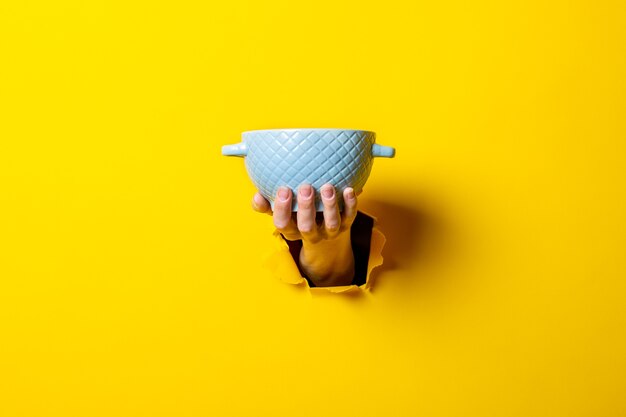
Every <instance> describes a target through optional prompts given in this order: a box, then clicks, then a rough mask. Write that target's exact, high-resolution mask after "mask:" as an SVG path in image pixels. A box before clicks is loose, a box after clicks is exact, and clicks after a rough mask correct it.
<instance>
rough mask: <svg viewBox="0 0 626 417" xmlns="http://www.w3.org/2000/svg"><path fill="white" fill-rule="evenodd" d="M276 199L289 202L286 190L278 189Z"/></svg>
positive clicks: (283, 188)
mask: <svg viewBox="0 0 626 417" xmlns="http://www.w3.org/2000/svg"><path fill="white" fill-rule="evenodd" d="M278 198H280V199H281V200H282V201H287V200H289V190H287V189H286V188H285V187H280V188H279V189H278Z"/></svg>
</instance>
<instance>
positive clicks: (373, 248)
mask: <svg viewBox="0 0 626 417" xmlns="http://www.w3.org/2000/svg"><path fill="white" fill-rule="evenodd" d="M362 213H363V214H365V215H367V216H369V217H371V218H372V219H373V220H374V226H373V228H372V237H371V242H370V253H369V259H368V262H367V276H366V278H365V284H363V285H361V286H357V285H344V286H338V287H314V288H311V287H310V286H309V283H308V281H307V280H306V279H305V278H304V277H303V276H302V275H300V271H299V270H298V266H297V265H296V263H295V261H294V259H293V257H292V256H291V253H290V252H289V245H287V242H285V240H284V239H283V238H282V237H281V235H280V232H278V230H275V231H274V233H273V236H274V237H275V238H276V239H275V241H274V243H275V245H276V247H275V250H274V251H272V253H271V254H270V255H269V256H268V257H267V259H266V260H265V263H264V266H265V267H266V268H268V269H269V270H270V271H271V272H272V274H273V275H274V276H276V277H277V278H278V279H280V280H281V281H282V282H284V283H287V284H292V285H301V286H303V287H306V288H307V289H308V290H309V291H310V292H312V293H319V292H324V293H329V292H330V293H335V294H339V293H352V292H355V291H367V290H369V289H370V288H371V281H370V276H371V274H372V271H373V270H374V268H376V267H377V266H380V265H382V264H383V256H382V251H383V247H384V246H385V242H386V238H385V235H384V234H383V233H382V232H381V231H380V230H379V229H378V228H377V227H376V224H377V219H376V217H374V216H372V215H370V214H368V213H366V212H363V211H362Z"/></svg>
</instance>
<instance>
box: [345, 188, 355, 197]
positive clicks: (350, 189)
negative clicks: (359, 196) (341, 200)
mask: <svg viewBox="0 0 626 417" xmlns="http://www.w3.org/2000/svg"><path fill="white" fill-rule="evenodd" d="M346 198H348V200H354V190H353V189H352V188H349V189H348V192H347V193H346Z"/></svg>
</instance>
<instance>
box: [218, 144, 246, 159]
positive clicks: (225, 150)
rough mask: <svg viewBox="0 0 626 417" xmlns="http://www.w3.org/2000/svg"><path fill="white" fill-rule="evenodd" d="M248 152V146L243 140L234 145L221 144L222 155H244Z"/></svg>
mask: <svg viewBox="0 0 626 417" xmlns="http://www.w3.org/2000/svg"><path fill="white" fill-rule="evenodd" d="M247 154H248V147H247V146H246V143H245V142H239V143H236V144H234V145H224V146H222V155H224V156H241V157H243V156H246V155H247Z"/></svg>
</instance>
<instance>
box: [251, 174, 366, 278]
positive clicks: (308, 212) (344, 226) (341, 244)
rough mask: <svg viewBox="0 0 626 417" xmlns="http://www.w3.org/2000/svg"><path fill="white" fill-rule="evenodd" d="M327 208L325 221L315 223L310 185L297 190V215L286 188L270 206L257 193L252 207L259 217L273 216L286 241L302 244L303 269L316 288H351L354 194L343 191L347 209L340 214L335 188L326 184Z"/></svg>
mask: <svg viewBox="0 0 626 417" xmlns="http://www.w3.org/2000/svg"><path fill="white" fill-rule="evenodd" d="M320 194H321V197H322V203H323V204H324V211H323V220H322V221H320V222H319V223H318V222H317V220H316V209H315V192H314V190H313V187H311V186H310V185H307V184H305V185H302V186H300V188H299V189H298V195H297V197H296V198H297V202H298V212H297V213H292V211H291V206H292V201H293V195H292V193H291V190H290V189H289V188H287V187H280V188H279V189H278V192H277V194H276V199H275V200H274V212H273V213H272V211H271V208H270V203H269V202H268V201H267V200H266V199H265V198H264V197H263V196H262V195H261V194H260V193H256V194H255V195H254V198H253V199H252V207H253V208H254V210H256V211H258V212H260V213H268V214H271V215H272V216H273V218H274V226H276V228H277V229H278V231H279V232H280V233H282V235H283V236H284V237H285V239H287V240H300V239H301V240H302V250H301V251H300V259H299V261H300V268H301V269H302V270H303V271H304V273H305V274H306V276H307V277H308V278H309V279H311V281H313V283H314V284H315V285H316V286H321V287H328V286H337V285H349V284H350V283H351V282H352V280H353V278H354V254H353V253H352V242H351V240H350V228H351V226H352V223H353V222H354V219H355V217H356V214H357V200H356V195H355V193H354V190H353V189H352V188H346V189H345V190H344V191H343V201H344V209H343V213H340V212H339V207H338V205H337V196H336V193H335V188H334V187H333V186H332V185H330V184H324V185H323V186H322V187H321V188H320Z"/></svg>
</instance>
